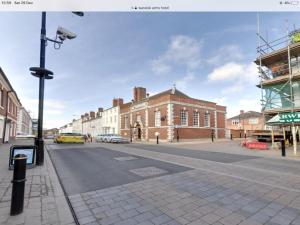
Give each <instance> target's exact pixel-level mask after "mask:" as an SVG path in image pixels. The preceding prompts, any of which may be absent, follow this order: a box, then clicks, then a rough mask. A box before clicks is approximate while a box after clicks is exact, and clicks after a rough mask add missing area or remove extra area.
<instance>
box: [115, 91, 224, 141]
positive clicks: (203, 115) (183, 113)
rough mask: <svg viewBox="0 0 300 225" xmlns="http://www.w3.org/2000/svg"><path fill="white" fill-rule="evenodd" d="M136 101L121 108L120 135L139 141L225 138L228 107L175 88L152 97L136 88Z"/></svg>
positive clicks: (134, 99) (134, 92)
mask: <svg viewBox="0 0 300 225" xmlns="http://www.w3.org/2000/svg"><path fill="white" fill-rule="evenodd" d="M133 95H134V98H133V100H132V102H129V103H126V104H122V105H120V124H121V125H120V133H121V135H122V136H124V137H127V138H130V137H132V138H133V139H136V140H146V141H148V140H154V139H156V135H157V134H158V135H159V138H160V139H161V140H165V141H170V142H172V141H174V140H180V139H198V138H210V137H211V135H212V134H213V135H214V136H215V137H216V138H224V137H225V118H226V107H224V106H219V105H217V104H216V103H214V102H208V101H203V100H199V99H194V98H191V97H189V96H187V95H186V94H184V93H182V92H180V91H179V90H177V89H176V88H175V87H174V88H173V89H170V90H167V91H164V92H161V93H159V94H156V95H153V96H151V97H150V96H149V95H148V94H147V93H146V89H145V88H143V87H135V88H134V90H133Z"/></svg>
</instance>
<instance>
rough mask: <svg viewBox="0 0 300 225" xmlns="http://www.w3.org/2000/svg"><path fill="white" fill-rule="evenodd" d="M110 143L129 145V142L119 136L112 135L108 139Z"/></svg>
mask: <svg viewBox="0 0 300 225" xmlns="http://www.w3.org/2000/svg"><path fill="white" fill-rule="evenodd" d="M110 143H129V140H128V139H127V138H123V137H121V136H120V135H113V136H111V137H110Z"/></svg>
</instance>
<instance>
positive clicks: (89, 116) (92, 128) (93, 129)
mask: <svg viewBox="0 0 300 225" xmlns="http://www.w3.org/2000/svg"><path fill="white" fill-rule="evenodd" d="M102 113H103V108H98V111H97V113H95V112H93V111H91V112H90V113H85V114H84V115H82V116H81V121H82V131H83V132H82V134H85V135H91V136H92V137H96V136H97V135H99V134H102V123H103V119H102Z"/></svg>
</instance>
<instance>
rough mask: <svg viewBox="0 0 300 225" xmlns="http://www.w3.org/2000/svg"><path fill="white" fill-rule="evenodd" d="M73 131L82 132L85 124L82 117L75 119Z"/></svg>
mask: <svg viewBox="0 0 300 225" xmlns="http://www.w3.org/2000/svg"><path fill="white" fill-rule="evenodd" d="M72 128H73V131H72V132H73V133H78V134H82V133H83V132H82V130H83V126H82V118H80V119H77V120H76V119H74V120H73V122H72Z"/></svg>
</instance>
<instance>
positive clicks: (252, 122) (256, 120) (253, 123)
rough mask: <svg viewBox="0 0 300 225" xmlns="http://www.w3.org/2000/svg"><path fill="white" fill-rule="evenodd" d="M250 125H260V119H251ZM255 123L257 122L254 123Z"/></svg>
mask: <svg viewBox="0 0 300 225" xmlns="http://www.w3.org/2000/svg"><path fill="white" fill-rule="evenodd" d="M248 121H249V124H251V125H257V124H258V122H259V121H258V118H249V120H248ZM254 121H255V122H254Z"/></svg>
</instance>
